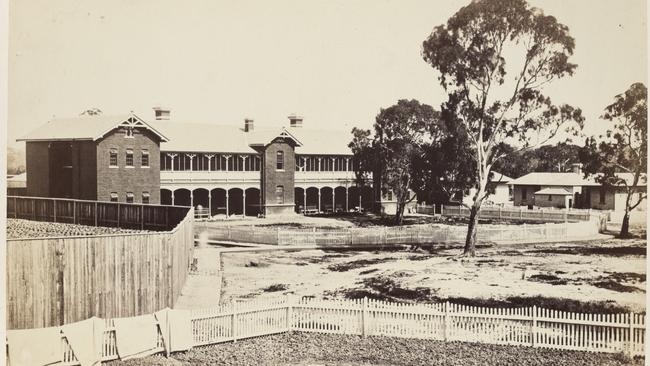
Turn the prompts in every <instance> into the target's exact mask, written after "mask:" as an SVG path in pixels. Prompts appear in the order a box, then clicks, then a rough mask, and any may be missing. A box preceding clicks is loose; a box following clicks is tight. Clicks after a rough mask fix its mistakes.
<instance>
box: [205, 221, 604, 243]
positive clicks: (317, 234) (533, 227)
mask: <svg viewBox="0 0 650 366" xmlns="http://www.w3.org/2000/svg"><path fill="white" fill-rule="evenodd" d="M196 228H197V230H198V232H204V233H206V235H207V236H208V238H209V239H211V240H227V241H236V242H244V243H260V244H272V245H314V246H386V245H404V244H437V243H443V244H444V243H463V242H465V238H466V236H467V227H466V226H454V225H442V226H435V225H414V226H393V227H386V226H382V227H373V228H342V229H321V228H302V229H301V228H291V229H286V228H277V227H276V228H266V227H254V228H252V227H250V226H229V225H219V226H217V225H201V224H200V223H199V224H197V225H196ZM598 231H599V226H598V224H597V223H596V222H594V221H578V222H556V223H546V224H523V225H480V226H479V227H478V232H477V235H478V240H479V241H481V242H489V243H495V244H510V243H535V242H544V241H551V240H566V239H580V238H591V237H593V236H594V235H596V234H598Z"/></svg>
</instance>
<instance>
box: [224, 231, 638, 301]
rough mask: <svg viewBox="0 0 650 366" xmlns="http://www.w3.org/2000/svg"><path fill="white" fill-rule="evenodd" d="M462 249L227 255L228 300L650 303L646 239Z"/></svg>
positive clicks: (226, 290) (225, 296) (225, 289)
mask: <svg viewBox="0 0 650 366" xmlns="http://www.w3.org/2000/svg"><path fill="white" fill-rule="evenodd" d="M643 234H645V233H643ZM460 252H461V249H460V248H449V249H437V250H433V249H430V250H426V249H419V250H416V251H411V250H408V248H405V249H403V250H393V251H334V250H327V251H324V250H309V251H294V252H287V251H275V252H262V253H233V254H224V255H223V264H224V268H223V270H224V273H223V275H224V288H223V289H222V301H228V300H229V299H232V298H258V297H275V296H283V295H286V294H293V295H296V296H314V297H317V298H359V297H364V296H368V297H371V298H376V299H386V300H391V301H405V302H419V301H421V302H431V301H440V300H446V299H448V300H450V301H455V302H459V303H466V304H474V305H483V304H484V305H491V306H513V305H514V306H527V305H531V306H532V305H533V304H536V305H538V306H546V307H550V308H557V309H559V310H567V311H598V312H602V311H624V310H625V311H627V310H632V311H645V297H646V295H645V291H646V240H645V239H644V238H643V239H641V238H638V239H627V240H619V239H606V240H598V241H591V242H575V243H556V244H539V245H519V246H517V245H514V246H508V247H505V246H499V247H483V248H479V250H478V252H477V257H476V258H461V257H459V256H458V255H459V254H460ZM566 300H568V301H566Z"/></svg>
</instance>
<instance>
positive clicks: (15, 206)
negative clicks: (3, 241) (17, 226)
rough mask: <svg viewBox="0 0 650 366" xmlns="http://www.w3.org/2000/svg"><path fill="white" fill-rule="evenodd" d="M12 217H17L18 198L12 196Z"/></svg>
mask: <svg viewBox="0 0 650 366" xmlns="http://www.w3.org/2000/svg"><path fill="white" fill-rule="evenodd" d="M14 218H15V219H17V218H18V198H17V197H14Z"/></svg>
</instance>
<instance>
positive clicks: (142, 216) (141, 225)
mask: <svg viewBox="0 0 650 366" xmlns="http://www.w3.org/2000/svg"><path fill="white" fill-rule="evenodd" d="M140 230H144V205H140Z"/></svg>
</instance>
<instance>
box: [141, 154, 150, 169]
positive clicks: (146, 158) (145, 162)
mask: <svg viewBox="0 0 650 366" xmlns="http://www.w3.org/2000/svg"><path fill="white" fill-rule="evenodd" d="M140 166H149V150H142V157H141V162H140Z"/></svg>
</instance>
